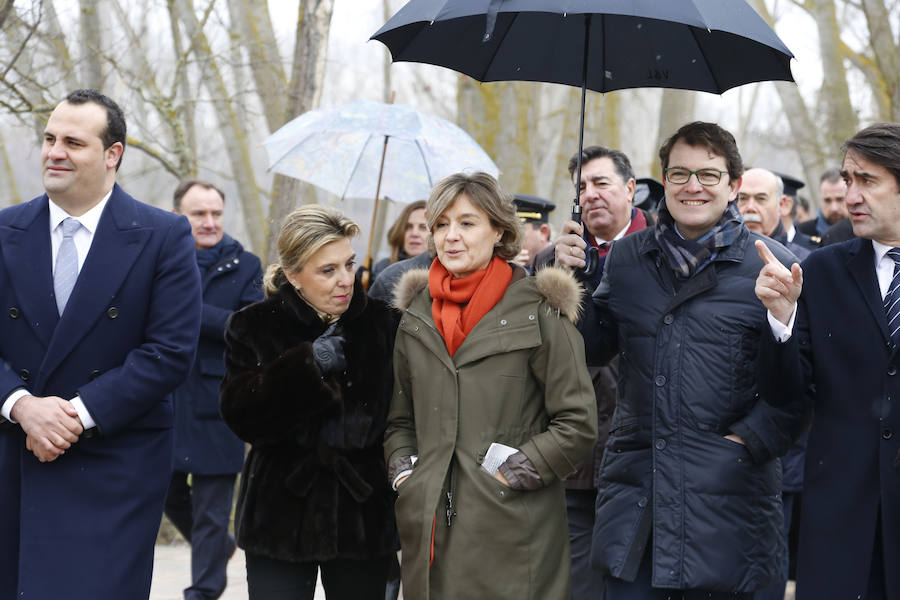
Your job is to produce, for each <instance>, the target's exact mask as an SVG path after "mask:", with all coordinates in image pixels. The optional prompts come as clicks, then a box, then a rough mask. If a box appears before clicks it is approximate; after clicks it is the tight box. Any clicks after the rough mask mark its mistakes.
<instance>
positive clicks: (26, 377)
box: [19, 369, 31, 381]
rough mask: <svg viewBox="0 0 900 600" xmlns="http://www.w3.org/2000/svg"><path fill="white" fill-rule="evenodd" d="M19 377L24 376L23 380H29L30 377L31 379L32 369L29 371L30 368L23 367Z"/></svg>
mask: <svg viewBox="0 0 900 600" xmlns="http://www.w3.org/2000/svg"><path fill="white" fill-rule="evenodd" d="M19 377H21V378H22V381H28V380H29V379H31V371H29V370H28V369H22V370H21V371H19Z"/></svg>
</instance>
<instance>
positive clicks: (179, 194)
mask: <svg viewBox="0 0 900 600" xmlns="http://www.w3.org/2000/svg"><path fill="white" fill-rule="evenodd" d="M195 185H199V186H200V187H202V188H203V189H206V190H216V192H218V193H219V195H220V196H222V204H225V192H223V191H222V190H220V189H219V188H217V187H216V186H214V185H213V184H211V183H210V182H208V181H202V180H200V179H187V180H185V181H182V182H181V183H179V184H178V187H177V188H175V193H174V194H172V208H174V209H175V212H179V213H180V212H181V199H182V198H184V195H185V194H187V193H188V190H189V189H191V188H192V187H194V186H195Z"/></svg>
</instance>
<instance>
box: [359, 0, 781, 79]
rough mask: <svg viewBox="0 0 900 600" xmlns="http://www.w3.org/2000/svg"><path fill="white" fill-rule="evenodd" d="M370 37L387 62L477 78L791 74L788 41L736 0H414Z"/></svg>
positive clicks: (772, 76) (754, 76) (766, 76)
mask: <svg viewBox="0 0 900 600" xmlns="http://www.w3.org/2000/svg"><path fill="white" fill-rule="evenodd" d="M372 39H376V40H378V41H380V42H382V43H384V44H385V45H386V46H387V47H388V49H389V50H390V52H391V56H392V58H393V60H394V62H404V61H407V62H421V63H428V64H434V65H439V66H443V67H447V68H450V69H453V70H455V71H459V72H460V73H465V74H466V75H469V76H470V77H472V78H474V79H476V80H478V81H483V82H487V81H543V82H548V83H561V84H566V85H572V86H576V87H582V86H583V85H584V86H585V87H587V89H591V90H594V91H597V92H608V91H612V90H620V89H628V88H639V87H663V88H676V89H685V90H696V91H704V92H713V93H722V92H724V91H725V90H728V89H730V88H733V87H736V86H739V85H743V84H745V83H751V82H755V81H770V80H783V81H793V77H792V76H791V69H790V59H791V58H792V57H793V55H792V54H791V52H790V50H788V48H787V47H786V46H785V45H784V44H783V43H782V42H781V40H780V39H778V36H776V35H775V32H774V31H772V29H771V28H770V27H769V26H768V25H767V24H766V23H765V21H763V20H762V18H761V17H760V16H759V15H758V14H757V13H756V12H755V11H754V10H753V9H752V8H751V7H750V6H749V5H747V3H746V2H745V1H744V0H412V1H411V2H409V3H408V4H406V5H405V6H404V7H403V8H401V9H400V11H399V12H397V14H396V15H394V16H393V17H392V18H391V19H390V20H389V21H388V22H387V23H386V24H385V25H384V26H383V27H382V28H381V29H380V30H378V32H376V33H375V35H374V36H372ZM584 57H586V58H587V65H586V66H587V69H586V71H587V77H586V80H585V75H584V73H585V65H584V64H583V61H584Z"/></svg>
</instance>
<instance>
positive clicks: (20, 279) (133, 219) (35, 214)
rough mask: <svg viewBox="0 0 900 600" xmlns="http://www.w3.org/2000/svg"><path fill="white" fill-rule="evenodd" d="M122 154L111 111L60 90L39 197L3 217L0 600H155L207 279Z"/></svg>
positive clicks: (105, 104)
mask: <svg viewBox="0 0 900 600" xmlns="http://www.w3.org/2000/svg"><path fill="white" fill-rule="evenodd" d="M124 146H125V120H124V117H123V115H122V111H121V110H120V109H119V107H118V106H117V105H116V103H115V102H113V101H112V100H110V99H109V98H107V97H106V96H104V95H102V94H100V93H99V92H97V91H96V90H78V91H76V92H73V93H71V94H69V96H67V97H66V99H65V100H64V101H63V102H61V103H60V104H59V105H58V106H57V107H56V109H55V110H54V111H53V113H52V114H51V115H50V119H49V120H48V122H47V126H46V129H45V132H44V143H43V148H42V151H41V161H42V168H43V182H44V189H45V191H46V194H45V195H43V196H41V197H38V198H35V199H34V200H32V201H30V202H28V203H25V204H22V205H18V206H13V207H11V208H7V209H5V210H3V211H2V212H0V302H2V313H0V315H2V316H0V318H2V320H3V324H2V327H0V403H2V404H0V409H2V415H3V417H2V418H0V557H2V558H0V600H14V599H16V600H18V599H23V598H33V599H37V600H50V599H57V598H66V599H67V600H98V599H101V598H102V599H110V600H111V599H117V600H118V599H121V600H125V599H127V600H133V599H140V598H147V597H148V596H149V593H150V578H151V574H152V571H153V546H154V543H155V539H156V533H157V531H158V529H159V522H160V518H161V516H162V510H163V500H164V498H165V495H166V489H167V487H168V484H169V478H170V476H171V472H172V402H171V399H170V394H171V392H172V390H174V389H175V387H177V386H178V385H179V384H180V383H181V382H182V381H183V380H184V378H185V376H186V375H187V373H188V370H189V368H190V364H191V360H192V358H193V355H194V351H195V348H196V344H197V337H198V335H199V329H200V303H201V302H200V277H199V274H198V271H197V265H196V260H195V259H194V244H193V240H192V239H191V233H190V226H189V225H188V222H187V220H186V219H185V218H184V217H182V216H178V215H173V214H171V213H169V212H165V211H162V210H159V209H156V208H153V207H151V206H148V205H146V204H143V203H141V202H138V201H137V200H135V199H134V198H132V197H131V196H129V195H128V194H126V193H125V192H124V191H123V190H122V188H120V187H119V186H118V185H117V184H116V183H115V178H116V170H117V169H118V165H119V164H120V162H121V157H122V153H123V151H124Z"/></svg>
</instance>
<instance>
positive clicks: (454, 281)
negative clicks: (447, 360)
mask: <svg viewBox="0 0 900 600" xmlns="http://www.w3.org/2000/svg"><path fill="white" fill-rule="evenodd" d="M511 280H512V268H511V267H510V266H509V265H508V264H506V261H504V260H503V259H502V258H499V257H497V256H495V257H494V258H492V259H491V262H489V263H488V266H487V268H486V269H482V270H481V271H475V272H474V273H472V274H471V275H467V276H465V277H459V278H457V277H454V276H453V275H451V274H450V272H449V271H448V270H447V269H446V268H445V267H444V265H443V264H441V261H439V260H438V259H436V258H435V259H434V262H433V263H431V270H430V271H429V272H428V290H429V291H430V292H431V298H432V302H431V316H432V317H434V324H435V326H436V327H437V330H438V332H439V333H440V334H441V337H443V338H444V343H445V344H446V345H447V351H448V352H450V356H453V355H454V354H455V353H456V351H457V349H459V347H460V345H461V344H462V343H463V340H465V339H466V336H467V335H469V332H470V331H472V328H473V327H475V325H476V324H477V323H478V321H480V320H481V317H483V316H484V315H486V314H487V313H488V311H490V310H491V309H492V308H494V306H495V305H496V304H497V303H498V302H500V299H501V298H503V294H505V293H506V288H507V287H508V286H509V282H510V281H511ZM462 305H465V306H462Z"/></svg>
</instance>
